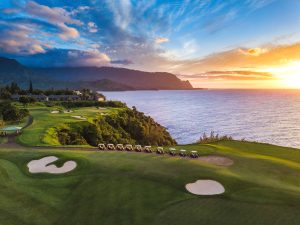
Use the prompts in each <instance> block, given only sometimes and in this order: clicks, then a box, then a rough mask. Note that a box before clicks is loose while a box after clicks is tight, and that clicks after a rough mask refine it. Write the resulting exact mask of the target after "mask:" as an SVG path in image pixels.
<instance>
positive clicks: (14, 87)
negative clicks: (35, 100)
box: [9, 82, 21, 94]
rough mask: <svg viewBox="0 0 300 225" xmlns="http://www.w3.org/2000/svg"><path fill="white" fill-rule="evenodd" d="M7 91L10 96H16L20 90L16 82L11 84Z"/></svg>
mask: <svg viewBox="0 0 300 225" xmlns="http://www.w3.org/2000/svg"><path fill="white" fill-rule="evenodd" d="M9 89H10V90H9V91H10V93H11V94H18V93H19V91H20V90H21V89H20V87H19V86H18V84H17V83H16V82H12V83H11V85H10V88H9Z"/></svg>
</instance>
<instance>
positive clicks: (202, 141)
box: [197, 131, 233, 144]
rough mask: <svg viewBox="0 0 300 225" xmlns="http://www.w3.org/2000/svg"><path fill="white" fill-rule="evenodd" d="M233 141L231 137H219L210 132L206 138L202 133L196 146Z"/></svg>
mask: <svg viewBox="0 0 300 225" xmlns="http://www.w3.org/2000/svg"><path fill="white" fill-rule="evenodd" d="M230 140H233V138H232V137H231V136H228V135H224V136H220V135H219V134H215V132H214V131H211V132H210V135H209V136H208V135H207V134H206V133H203V135H202V136H201V137H200V139H199V141H197V143H198V144H208V143H213V142H217V141H230Z"/></svg>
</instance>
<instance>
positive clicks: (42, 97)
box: [11, 94, 49, 102]
mask: <svg viewBox="0 0 300 225" xmlns="http://www.w3.org/2000/svg"><path fill="white" fill-rule="evenodd" d="M21 97H31V98H34V99H36V100H37V101H39V102H47V101H49V98H48V96H46V95H43V94H42V95H19V94H14V95H12V96H11V99H12V100H14V101H19V100H20V98H21Z"/></svg>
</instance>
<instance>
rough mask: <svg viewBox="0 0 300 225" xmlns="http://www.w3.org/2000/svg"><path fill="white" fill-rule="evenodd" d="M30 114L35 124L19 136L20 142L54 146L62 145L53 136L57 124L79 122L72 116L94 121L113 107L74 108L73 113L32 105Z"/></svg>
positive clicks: (29, 144)
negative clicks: (56, 111)
mask: <svg viewBox="0 0 300 225" xmlns="http://www.w3.org/2000/svg"><path fill="white" fill-rule="evenodd" d="M29 110H30V114H31V115H32V116H33V118H34V119H33V124H32V125H31V126H29V127H28V128H26V129H25V130H24V132H23V134H22V135H21V136H20V137H18V142H19V143H20V144H22V145H27V146H54V145H56V146H57V145H60V144H59V143H58V141H57V140H56V139H55V138H52V130H51V128H54V127H55V126H57V125H61V124H63V123H77V122H80V121H81V120H78V119H76V118H74V117H72V116H82V117H85V118H87V119H88V121H90V122H91V121H92V119H93V118H95V116H96V115H99V114H100V113H101V112H111V111H113V110H112V109H108V110H105V109H97V108H96V107H86V108H79V109H72V110H73V111H72V112H71V113H57V114H54V113H51V112H52V111H54V110H57V108H56V107H45V106H35V107H30V108H29Z"/></svg>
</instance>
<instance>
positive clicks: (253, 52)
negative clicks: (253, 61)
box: [239, 48, 267, 56]
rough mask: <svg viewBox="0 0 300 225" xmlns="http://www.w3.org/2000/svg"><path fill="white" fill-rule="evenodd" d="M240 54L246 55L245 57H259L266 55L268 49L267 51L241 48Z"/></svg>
mask: <svg viewBox="0 0 300 225" xmlns="http://www.w3.org/2000/svg"><path fill="white" fill-rule="evenodd" d="M239 52H241V53H242V54H245V55H250V56H259V55H261V54H263V53H266V52H267V49H265V48H249V49H244V48H240V49H239Z"/></svg>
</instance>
